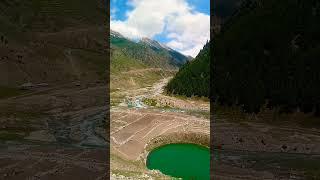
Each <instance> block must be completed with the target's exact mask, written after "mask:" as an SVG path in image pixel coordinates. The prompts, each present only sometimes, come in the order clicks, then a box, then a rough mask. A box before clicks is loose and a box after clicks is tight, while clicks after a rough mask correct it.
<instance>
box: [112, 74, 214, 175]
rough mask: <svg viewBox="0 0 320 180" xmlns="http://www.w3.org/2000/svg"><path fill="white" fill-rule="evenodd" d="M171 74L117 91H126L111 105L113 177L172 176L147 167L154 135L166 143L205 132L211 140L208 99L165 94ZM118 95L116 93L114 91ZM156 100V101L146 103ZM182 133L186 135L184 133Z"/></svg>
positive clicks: (204, 134)
mask: <svg viewBox="0 0 320 180" xmlns="http://www.w3.org/2000/svg"><path fill="white" fill-rule="evenodd" d="M169 79H170V78H164V79H161V80H160V81H159V82H157V83H155V84H153V85H152V86H148V87H147V88H140V89H133V90H127V91H122V92H121V91H118V92H116V93H121V94H126V98H124V99H123V102H122V103H120V104H119V105H117V106H114V107H112V108H111V128H110V131H111V132H110V145H111V177H112V179H126V178H128V179H129V178H138V179H149V178H155V179H158V178H160V179H163V178H164V179H170V178H169V177H167V176H165V175H163V174H161V173H160V172H158V171H150V170H148V169H147V167H146V164H145V161H146V156H147V153H148V152H149V151H150V150H152V148H154V145H153V144H152V143H153V142H154V141H153V140H154V139H162V140H163V141H164V142H163V143H164V144H165V143H170V142H171V143H174V142H176V143H177V142H184V141H185V142H186V141H188V140H186V139H184V138H185V137H186V136H188V135H194V134H197V135H203V136H205V137H207V139H208V140H209V134H210V128H209V124H210V123H209V119H208V116H203V114H206V113H207V114H209V103H208V102H204V101H200V100H199V101H194V100H182V99H178V98H174V97H169V96H166V95H164V94H163V87H164V86H165V85H166V83H167V82H168V80H169ZM112 96H116V95H115V94H111V99H112ZM145 100H147V101H148V100H149V101H152V102H156V103H157V105H152V104H149V105H148V103H146V101H145ZM144 102H145V103H144ZM182 136H183V137H182Z"/></svg>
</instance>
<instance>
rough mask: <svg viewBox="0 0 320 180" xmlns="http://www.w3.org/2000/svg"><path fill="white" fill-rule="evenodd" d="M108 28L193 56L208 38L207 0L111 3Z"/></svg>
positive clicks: (208, 15) (135, 38)
mask: <svg viewBox="0 0 320 180" xmlns="http://www.w3.org/2000/svg"><path fill="white" fill-rule="evenodd" d="M110 8H111V9H110V10H111V11H110V12H111V22H110V26H111V29H112V30H114V31H117V32H119V33H121V34H122V35H124V36H126V37H128V38H130V39H134V40H139V39H140V38H142V37H148V38H150V39H155V40H157V41H159V42H161V43H163V44H165V45H167V46H169V47H171V48H172V49H175V50H177V51H179V52H181V53H183V54H185V55H190V56H193V57H195V56H196V55H197V54H198V52H199V51H200V49H202V47H203V45H204V44H205V43H206V41H207V40H209V38H210V0H111V6H110Z"/></svg>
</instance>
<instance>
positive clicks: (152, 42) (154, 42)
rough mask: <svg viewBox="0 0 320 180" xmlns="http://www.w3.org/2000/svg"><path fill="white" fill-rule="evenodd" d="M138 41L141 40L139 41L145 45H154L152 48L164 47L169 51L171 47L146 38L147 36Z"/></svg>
mask: <svg viewBox="0 0 320 180" xmlns="http://www.w3.org/2000/svg"><path fill="white" fill-rule="evenodd" d="M140 42H141V43H144V44H147V45H149V46H151V47H154V48H156V49H161V48H164V49H166V50H169V51H171V50H172V49H171V48H169V47H168V46H166V45H164V44H162V43H159V42H158V41H156V40H152V39H149V38H147V37H144V38H141V40H140Z"/></svg>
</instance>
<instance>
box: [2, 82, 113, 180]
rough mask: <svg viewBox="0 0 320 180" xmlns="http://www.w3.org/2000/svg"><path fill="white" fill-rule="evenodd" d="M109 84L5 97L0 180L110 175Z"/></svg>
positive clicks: (63, 87) (37, 91)
mask: <svg viewBox="0 0 320 180" xmlns="http://www.w3.org/2000/svg"><path fill="white" fill-rule="evenodd" d="M105 89H106V86H105V85H104V84H90V83H86V84H80V85H75V84H70V83H69V84H64V85H56V86H52V87H46V88H43V89H41V90H34V91H33V92H30V93H27V94H23V95H19V96H16V97H10V98H7V99H2V100H1V101H0V107H1V108H0V122H1V130H0V136H1V138H0V139H1V141H0V149H1V150H0V160H1V163H0V175H1V176H0V179H68V178H69V179H73V177H77V179H106V177H107V175H108V174H107V173H106V169H107V168H108V163H107V160H108V158H109V156H108V155H107V153H106V148H107V147H108V146H107V145H108V142H107V132H106V128H105V127H106V124H107V122H106V116H107V115H106V112H107V97H106V95H105Z"/></svg>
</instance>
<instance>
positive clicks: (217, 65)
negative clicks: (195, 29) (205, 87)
mask: <svg viewBox="0 0 320 180" xmlns="http://www.w3.org/2000/svg"><path fill="white" fill-rule="evenodd" d="M319 32H320V1H318V0H308V1H304V0H281V1H277V0H244V1H243V3H242V5H241V8H239V10H238V11H237V12H236V13H235V14H234V16H233V17H231V18H229V21H228V22H227V23H226V24H225V25H224V27H223V28H222V30H221V33H220V34H218V35H216V36H215V37H214V39H213V52H214V58H213V63H212V67H211V68H212V70H213V76H212V78H211V83H212V85H213V89H212V91H211V92H212V94H211V96H212V98H213V100H214V101H216V102H217V103H219V104H223V105H238V106H241V107H242V108H243V110H245V111H246V112H250V113H252V112H255V113H257V112H259V110H260V108H261V106H262V105H264V104H267V106H268V107H270V108H278V109H281V111H285V112H292V111H296V110H301V111H303V112H314V113H315V115H320V70H319V69H320V33H319Z"/></svg>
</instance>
